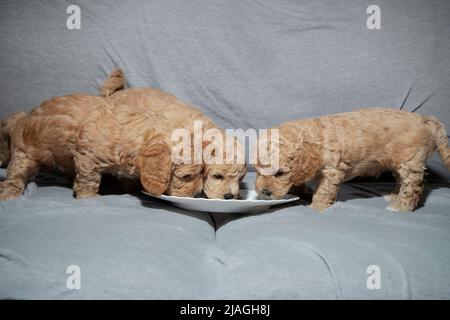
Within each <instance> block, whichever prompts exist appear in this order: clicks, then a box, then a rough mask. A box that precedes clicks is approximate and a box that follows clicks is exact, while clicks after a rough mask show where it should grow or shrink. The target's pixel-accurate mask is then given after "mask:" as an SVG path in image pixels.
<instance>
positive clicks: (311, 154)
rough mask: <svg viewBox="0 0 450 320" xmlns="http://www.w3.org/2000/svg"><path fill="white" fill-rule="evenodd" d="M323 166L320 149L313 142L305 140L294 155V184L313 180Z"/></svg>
mask: <svg viewBox="0 0 450 320" xmlns="http://www.w3.org/2000/svg"><path fill="white" fill-rule="evenodd" d="M321 166H322V158H321V156H320V151H319V150H318V149H317V147H315V146H314V145H313V144H311V143H309V142H303V143H302V145H301V146H300V147H299V148H297V149H296V151H295V154H294V156H293V167H292V179H293V183H294V185H299V184H302V183H304V182H307V181H310V180H312V179H313V178H314V177H315V176H316V174H317V172H318V171H319V170H320V168H321Z"/></svg>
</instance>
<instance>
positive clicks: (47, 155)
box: [0, 80, 203, 200]
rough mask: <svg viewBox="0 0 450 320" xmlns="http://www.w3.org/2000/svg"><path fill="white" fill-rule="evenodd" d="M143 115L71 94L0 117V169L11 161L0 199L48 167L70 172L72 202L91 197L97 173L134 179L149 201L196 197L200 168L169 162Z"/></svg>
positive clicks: (164, 144) (163, 141)
mask: <svg viewBox="0 0 450 320" xmlns="http://www.w3.org/2000/svg"><path fill="white" fill-rule="evenodd" d="M107 82H108V80H107V81H106V82H105V83H107ZM117 84H118V83H117V81H116V82H115V84H114V86H116V87H121V86H120V83H119V85H117ZM114 91H115V90H110V91H108V93H107V94H112V93H114ZM151 116H152V115H151V114H150V115H149V114H148V113H145V112H139V111H137V110H134V109H133V108H131V109H129V108H127V107H126V106H124V105H121V106H120V107H117V106H116V105H114V104H112V103H111V102H108V101H106V100H105V98H102V97H95V96H89V95H82V94H78V95H68V96H63V97H54V98H52V99H50V100H47V101H44V102H43V103H42V104H41V105H40V106H39V107H37V108H35V109H33V110H32V111H31V112H30V113H29V114H28V115H25V114H20V115H17V116H14V117H13V119H14V121H12V120H8V119H9V118H8V119H5V120H4V121H3V122H2V131H1V132H2V134H3V136H2V137H3V138H2V140H1V141H2V149H1V150H2V153H1V154H2V159H5V160H2V163H3V162H5V163H6V162H7V160H8V158H11V160H10V163H9V165H8V169H7V177H6V180H5V181H1V182H0V200H9V199H14V198H16V197H18V196H20V195H21V194H22V192H23V190H24V188H25V186H26V184H27V182H28V181H29V179H31V178H32V177H33V176H34V175H35V174H36V173H37V172H38V170H46V169H54V168H57V169H59V170H60V171H62V172H63V173H65V174H66V175H73V174H75V179H74V186H73V189H74V192H75V195H76V197H77V198H84V197H91V196H95V195H97V191H98V187H99V183H100V180H101V175H102V174H103V173H110V174H112V175H115V176H117V177H119V178H125V179H130V180H132V179H135V178H140V181H141V183H142V186H143V187H144V189H145V190H146V191H148V192H149V193H151V194H155V195H160V194H162V193H163V192H165V193H167V194H169V195H177V196H189V197H192V196H195V195H196V194H199V193H200V192H201V190H202V187H203V175H202V172H203V164H186V165H184V164H183V163H182V162H177V163H173V162H172V160H171V157H170V149H171V142H170V141H169V139H168V137H167V135H166V134H165V132H166V131H165V130H163V131H158V129H157V128H153V122H152V121H148V119H149V117H151ZM5 137H6V138H5ZM8 146H9V148H8Z"/></svg>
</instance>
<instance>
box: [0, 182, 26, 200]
mask: <svg viewBox="0 0 450 320" xmlns="http://www.w3.org/2000/svg"><path fill="white" fill-rule="evenodd" d="M21 195H22V190H20V189H19V188H17V187H15V186H13V185H11V184H10V183H8V182H6V181H1V182H0V201H6V200H13V199H17V198H18V197H20V196H21Z"/></svg>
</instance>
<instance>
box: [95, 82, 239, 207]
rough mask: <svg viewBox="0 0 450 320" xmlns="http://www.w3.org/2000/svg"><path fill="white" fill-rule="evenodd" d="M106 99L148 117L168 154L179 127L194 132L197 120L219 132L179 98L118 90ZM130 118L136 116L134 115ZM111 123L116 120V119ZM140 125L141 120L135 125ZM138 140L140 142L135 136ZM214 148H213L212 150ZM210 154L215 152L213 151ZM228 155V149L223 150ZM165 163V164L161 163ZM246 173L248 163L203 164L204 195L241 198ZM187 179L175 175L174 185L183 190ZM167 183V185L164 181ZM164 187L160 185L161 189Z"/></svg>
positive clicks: (141, 90)
mask: <svg viewBox="0 0 450 320" xmlns="http://www.w3.org/2000/svg"><path fill="white" fill-rule="evenodd" d="M106 100H107V101H108V102H109V103H111V104H113V105H115V106H117V109H116V110H117V111H115V113H118V114H120V113H121V112H123V111H124V110H129V111H130V112H131V113H140V114H145V123H147V124H148V123H151V124H152V127H153V128H155V129H157V130H159V131H160V132H165V133H166V137H167V139H166V146H165V148H166V151H165V152H166V155H168V154H169V149H168V147H169V146H170V143H169V142H168V141H169V139H170V137H171V134H172V132H173V131H174V130H176V129H179V128H186V129H188V130H189V131H190V132H191V134H192V133H193V132H194V121H201V123H202V127H203V130H208V129H217V130H219V131H220V132H222V134H223V135H225V133H224V132H223V130H221V129H220V128H218V127H217V126H216V125H215V124H214V122H213V121H212V120H211V119H210V118H208V117H206V116H205V115H204V114H202V113H201V112H200V111H199V110H197V109H196V108H194V107H192V106H190V105H188V104H186V103H184V102H182V101H180V100H179V99H177V98H176V97H174V96H172V95H170V94H168V93H164V92H161V91H159V90H156V89H152V88H132V89H126V90H121V91H117V92H116V93H115V94H114V95H112V96H110V97H108V98H106ZM130 117H133V115H132V114H131V115H130ZM108 121H114V120H113V119H111V120H108ZM134 125H135V126H138V125H139V121H138V122H137V123H136V124H134ZM90 134H91V135H96V129H92V132H91V133H90ZM136 139H139V138H138V137H136ZM208 145H209V144H208V143H203V144H202V151H203V152H207V151H206V150H209V149H208ZM210 149H211V148H210ZM209 152H211V153H214V152H215V149H214V148H212V149H211V150H209ZM224 152H226V150H225V151H224ZM160 163H164V162H160ZM245 173H246V169H245V164H214V163H212V164H208V163H204V170H203V172H202V174H203V177H204V179H203V180H204V181H203V192H204V193H205V195H206V196H207V197H208V198H220V199H233V198H238V196H239V182H240V180H241V179H242V178H243V177H244V175H245ZM185 179H186V177H183V175H182V174H174V175H173V176H172V179H171V186H172V185H179V186H180V187H181V186H182V185H183V184H184V183H185V182H184V181H185ZM165 183H166V184H167V182H165ZM162 188H163V185H161V189H162Z"/></svg>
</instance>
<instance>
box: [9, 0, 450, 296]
mask: <svg viewBox="0 0 450 320" xmlns="http://www.w3.org/2000/svg"><path fill="white" fill-rule="evenodd" d="M72 4H77V5H79V7H80V9H81V29H80V30H77V29H75V30H69V29H67V27H66V20H67V18H68V17H69V16H70V14H67V13H66V9H67V7H68V6H69V5H72ZM371 4H374V3H373V1H366V0H362V1H361V0H350V1H345V2H337V1H332V0H329V1H324V0H321V1H302V0H298V1H296V0H278V1H269V0H243V1H226V0H190V1H182V0H155V1H144V0H122V1H117V2H111V1H106V0H97V1H85V0H78V1H69V0H42V1H26V0H14V1H13V0H10V1H1V2H0V30H2V32H1V33H0V43H1V46H0V70H1V77H0V88H2V94H1V95H0V116H4V115H6V114H8V113H10V112H12V111H18V110H30V109H31V108H32V107H34V106H36V105H38V104H39V103H41V101H42V100H44V99H47V98H49V97H51V96H55V95H62V94H67V93H72V92H77V91H78V92H86V93H91V94H97V91H96V90H97V89H96V88H98V87H99V86H100V84H101V82H102V81H103V80H104V79H105V77H106V75H107V74H108V73H109V72H110V71H111V70H112V69H113V68H115V67H120V68H122V69H123V70H124V72H125V74H126V76H127V79H128V85H129V86H130V87H139V86H152V87H156V88H160V89H162V90H164V91H167V92H170V93H172V94H175V95H176V96H178V97H179V98H181V99H182V100H185V101H187V102H190V103H192V104H194V105H196V106H198V107H199V108H200V109H201V110H202V111H203V112H205V114H207V115H208V116H210V117H212V118H213V119H214V120H215V121H216V122H217V124H219V125H220V126H222V127H224V128H256V129H259V128H265V127H268V126H272V125H277V124H279V123H281V122H284V121H287V120H292V119H295V118H304V117H314V116H318V115H322V114H327V113H333V112H341V111H348V110H354V109H358V108H362V107H371V106H381V107H391V108H397V109H399V108H403V109H405V110H409V111H413V110H415V109H416V108H419V109H418V110H417V112H420V113H422V114H426V115H433V116H436V117H438V118H439V119H440V120H441V121H442V122H444V123H445V125H446V127H447V128H448V129H450V108H449V101H450V90H449V87H450V59H449V52H450V33H449V30H450V2H449V1H446V0H414V1H411V0H397V1H385V0H377V1H376V4H377V5H378V6H379V8H380V10H381V29H375V30H370V29H368V28H367V26H366V21H367V19H368V18H369V17H370V16H371V13H367V12H366V10H367V8H368V7H369V5H371ZM430 168H431V169H430V171H431V172H432V173H433V174H432V175H430V176H429V177H428V182H427V184H426V189H425V199H426V200H425V202H424V205H423V206H422V207H421V208H419V209H418V210H417V211H416V212H414V213H411V214H409V213H401V214H400V213H392V212H390V211H386V210H384V208H385V207H386V205H387V203H386V202H385V201H384V200H383V198H382V195H384V194H387V193H389V192H390V191H391V190H392V189H393V184H392V182H390V181H388V180H385V181H383V180H380V181H377V182H374V181H372V180H369V181H359V182H351V183H347V184H345V185H344V186H343V188H342V190H341V192H340V194H339V198H338V203H337V204H335V205H334V206H333V207H331V208H330V209H328V210H327V211H326V212H325V213H324V214H317V213H315V212H314V211H313V210H311V209H309V208H308V207H306V206H305V205H304V203H303V202H299V203H296V204H294V205H292V206H284V207H281V208H274V209H273V210H271V211H269V212H266V213H264V214H259V215H245V214H244V215H220V214H208V213H193V212H187V211H183V210H180V209H176V208H174V207H172V206H170V205H168V204H167V203H164V202H161V201H155V200H152V199H150V198H147V197H145V196H141V195H119V194H116V193H117V192H115V191H114V190H106V191H105V194H104V195H103V196H102V197H98V198H95V199H86V200H75V199H73V197H72V191H71V189H70V185H68V184H67V182H65V181H63V180H62V179H61V177H59V176H53V175H50V176H48V175H41V176H39V177H38V178H37V179H36V181H35V182H33V183H31V184H30V185H29V186H28V188H27V190H26V192H25V195H24V196H23V197H21V198H20V199H18V200H13V201H8V202H0V298H57V299H73V298H84V299H89V298H101V299H106V298H136V299H137V298H156V299H171V298H255V299H258V298H263V299H271V298H275V299H280V298H288V299H295V298H328V299H336V298H358V299H366V298H446V299H448V298H450V269H449V268H448V265H449V264H450V232H449V231H450V215H449V212H450V193H449V189H448V188H449V186H450V185H449V181H450V177H449V173H448V171H447V170H446V169H445V168H443V167H442V165H441V164H440V161H439V160H436V159H433V160H431V162H430ZM1 174H2V176H3V175H4V171H1ZM253 179H254V176H253V174H249V175H248V176H247V177H246V178H245V181H246V182H247V186H248V187H251V183H252V181H253ZM107 189H108V188H107ZM110 189H111V188H110ZM112 189H114V188H112ZM71 265H76V266H78V267H79V268H80V271H81V276H80V280H81V289H79V290H77V289H69V288H68V287H67V281H68V278H69V277H70V274H68V273H67V268H68V267H69V266H71ZM374 270H375V271H374ZM69 271H70V270H69ZM378 271H379V273H378ZM368 272H369V273H368ZM374 277H375V278H374ZM377 279H378V280H379V285H380V286H379V289H376V288H377V287H378V286H377V285H376V284H377ZM374 286H375V287H374Z"/></svg>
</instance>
